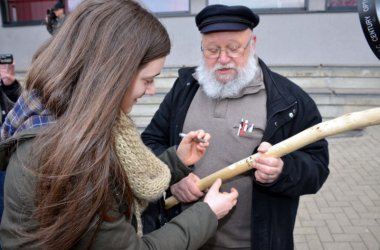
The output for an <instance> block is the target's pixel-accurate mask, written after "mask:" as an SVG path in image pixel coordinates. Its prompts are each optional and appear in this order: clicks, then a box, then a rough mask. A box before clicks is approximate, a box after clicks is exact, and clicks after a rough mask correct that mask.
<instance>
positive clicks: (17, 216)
mask: <svg viewBox="0 0 380 250" xmlns="http://www.w3.org/2000/svg"><path fill="white" fill-rule="evenodd" d="M169 51H170V42H169V37H168V34H167V31H166V30H165V29H164V27H163V26H162V25H161V24H160V22H159V21H158V20H157V19H156V18H155V17H154V16H153V15H152V14H150V13H149V12H147V11H146V10H145V9H143V8H142V7H141V6H140V5H138V4H137V3H135V2H134V1H130V0H84V1H83V2H82V3H81V4H80V5H79V6H77V8H76V10H75V11H74V12H73V13H71V14H70V15H69V16H68V18H67V19H66V21H65V23H64V24H63V26H62V27H61V28H60V30H59V31H58V32H57V33H56V34H55V35H54V36H53V37H52V39H51V40H50V41H48V43H46V44H45V45H44V46H43V47H42V48H41V49H40V50H39V51H38V52H37V53H36V55H35V57H34V60H33V63H32V65H31V67H30V70H29V72H28V75H27V78H26V90H25V92H24V93H23V95H22V96H21V97H20V98H19V100H18V101H17V103H16V105H15V107H14V109H13V110H12V111H11V112H10V113H9V115H8V116H7V118H6V121H5V123H4V126H3V127H2V131H1V137H2V139H3V142H2V144H1V146H0V148H1V149H3V150H0V153H1V152H2V154H0V155H4V153H8V152H13V153H12V154H11V156H10V159H9V163H8V165H7V175H6V181H5V197H4V200H5V201H4V204H5V209H4V214H3V217H2V221H1V228H0V240H1V244H2V247H3V249H197V248H198V247H200V246H201V245H202V244H203V243H204V242H205V241H206V240H207V239H208V238H209V237H211V235H212V234H213V233H214V232H215V230H216V227H217V219H219V218H222V217H223V216H225V215H226V214H227V213H228V212H229V211H230V209H231V208H232V207H233V206H234V205H235V204H236V202H237V196H238V194H237V191H236V190H231V192H230V193H220V192H219V187H220V185H221V182H220V180H218V181H216V183H214V185H213V186H212V188H211V189H210V190H209V192H208V193H207V195H206V196H205V199H204V201H203V202H199V203H196V204H195V205H194V206H193V207H192V208H190V209H188V210H187V211H185V212H183V213H182V214H180V215H179V216H177V217H176V218H174V219H173V220H172V221H171V222H169V223H167V224H166V225H165V226H164V227H163V228H161V229H159V230H157V231H154V232H152V233H150V234H147V235H144V236H142V237H140V235H141V232H142V229H141V218H140V216H141V212H142V211H143V210H144V208H145V207H146V205H147V203H148V202H149V201H152V200H155V199H158V198H159V197H160V196H161V195H162V193H163V192H164V190H166V188H167V187H168V185H169V182H170V181H176V179H179V178H182V177H183V176H184V175H186V174H188V173H189V170H188V169H187V168H186V165H190V164H193V163H194V162H196V161H197V160H199V159H200V158H201V157H202V155H203V154H204V153H205V150H206V148H207V146H208V142H207V141H208V140H209V139H210V135H209V134H207V133H205V132H204V131H202V130H198V131H192V132H190V133H188V134H187V136H186V137H185V138H184V139H183V140H182V142H181V144H180V145H179V146H178V149H175V147H173V148H170V149H169V150H168V151H166V152H165V153H164V154H163V155H162V156H161V158H162V160H163V161H165V162H167V163H168V165H169V166H170V167H171V170H169V168H168V167H167V166H166V165H164V164H163V163H162V161H160V160H159V159H157V158H156V157H154V156H153V154H152V153H151V152H150V151H149V150H147V149H146V148H145V146H143V144H142V142H141V140H140V137H139V133H138V132H137V131H136V128H135V126H134V124H133V122H132V121H131V119H130V118H129V117H128V113H129V112H130V111H131V109H132V106H133V105H134V103H135V102H136V101H137V99H138V98H140V97H141V96H143V95H144V94H154V92H155V87H154V77H155V76H156V75H158V74H159V73H160V71H161V68H162V67H163V65H164V61H165V57H166V56H167V55H168V53H169ZM194 137H197V138H202V139H205V140H206V143H196V142H194V141H193V140H192V138H194ZM6 155H7V154H6ZM8 155H9V154H8ZM0 162H2V163H4V162H5V158H3V159H0ZM0 165H1V164H0ZM139 234H140V235H139Z"/></svg>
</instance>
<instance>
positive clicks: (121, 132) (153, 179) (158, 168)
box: [113, 112, 171, 236]
mask: <svg viewBox="0 0 380 250" xmlns="http://www.w3.org/2000/svg"><path fill="white" fill-rule="evenodd" d="M113 132H114V133H115V144H116V153H117V156H118V157H119V160H120V162H121V164H122V165H123V167H124V170H125V171H126V173H127V176H128V181H129V185H130V186H131V188H132V191H133V195H134V204H133V211H134V215H135V216H136V219H137V233H138V235H140V236H141V235H142V223H141V214H142V212H143V211H144V210H145V208H146V207H147V205H148V203H149V202H150V201H154V200H157V199H159V198H160V197H162V195H163V193H164V191H165V190H166V189H167V188H168V186H169V181H170V178H171V175H170V170H169V168H168V166H166V165H165V164H164V163H163V162H162V161H161V160H159V159H158V158H157V157H156V156H155V155H154V154H153V153H152V152H151V151H150V150H149V149H148V148H147V147H146V146H145V145H144V143H143V142H142V141H141V138H140V134H139V132H138V131H137V129H136V127H135V125H134V123H133V121H132V119H131V118H130V117H129V116H127V115H126V114H124V112H120V115H119V116H118V118H117V121H116V124H115V127H114V130H113Z"/></svg>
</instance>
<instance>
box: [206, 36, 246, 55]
mask: <svg viewBox="0 0 380 250" xmlns="http://www.w3.org/2000/svg"><path fill="white" fill-rule="evenodd" d="M252 38H253V35H251V36H250V37H249V40H248V42H247V44H246V45H245V46H241V45H240V46H239V47H238V48H236V50H240V49H242V50H241V51H238V54H236V56H231V54H230V53H231V51H230V50H229V48H228V46H226V48H224V49H222V48H220V47H218V52H217V53H216V54H215V56H211V57H210V56H206V54H205V51H206V50H207V48H204V47H203V44H202V42H201V51H202V53H203V56H204V57H206V58H208V59H218V58H219V57H220V55H221V53H222V51H224V52H225V53H226V55H227V56H228V57H231V58H238V57H241V56H242V55H243V54H244V52H245V50H246V49H247V48H248V46H249V45H250V44H251V42H252ZM232 53H235V52H232Z"/></svg>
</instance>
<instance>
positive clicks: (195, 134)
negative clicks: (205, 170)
mask: <svg viewBox="0 0 380 250" xmlns="http://www.w3.org/2000/svg"><path fill="white" fill-rule="evenodd" d="M195 138H198V139H202V140H204V141H205V142H196V141H194V140H193V139H195ZM210 138H211V135H210V134H209V133H205V131H203V130H201V129H200V130H197V131H190V132H189V133H187V134H186V136H185V137H184V138H183V139H182V141H181V143H180V144H179V146H178V148H177V155H178V158H179V159H180V160H181V161H182V163H183V164H185V165H186V166H190V165H193V164H194V163H196V162H198V161H199V160H200V159H201V158H202V157H203V155H204V154H205V152H206V149H207V148H208V146H209V140H210Z"/></svg>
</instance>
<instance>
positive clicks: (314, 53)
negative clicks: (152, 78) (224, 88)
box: [163, 13, 380, 66]
mask: <svg viewBox="0 0 380 250" xmlns="http://www.w3.org/2000/svg"><path fill="white" fill-rule="evenodd" d="M260 18H261V20H260V23H259V25H258V26H257V27H256V28H255V32H256V34H257V53H258V54H259V56H260V57H261V58H262V59H263V60H264V61H265V62H266V63H267V64H269V65H276V66H317V65H325V66H380V61H379V60H378V59H377V58H376V56H375V55H373V54H372V51H371V49H370V47H369V46H368V43H367V41H366V40H365V37H364V34H363V32H362V29H361V26H360V22H359V17H358V15H357V13H304V14H277V15H273V14H271V15H270V14H261V15H260ZM163 23H164V24H165V26H166V27H167V29H168V30H169V33H170V34H171V39H172V41H173V51H172V53H171V55H170V56H169V58H168V60H167V64H168V65H170V66H178V65H194V64H197V61H198V60H199V58H200V34H199V32H198V31H197V29H196V26H195V22H194V17H186V18H165V19H163Z"/></svg>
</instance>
